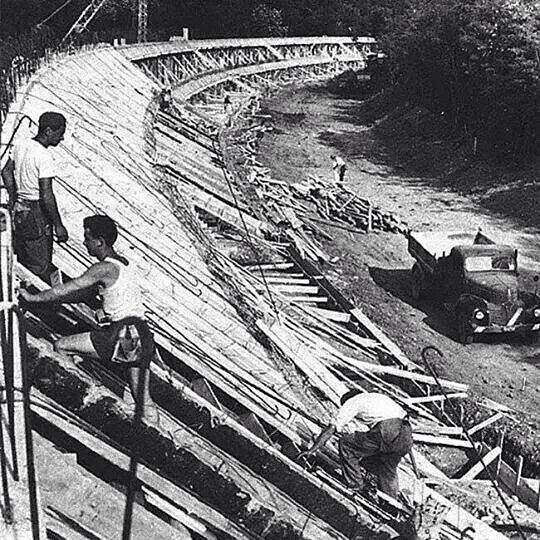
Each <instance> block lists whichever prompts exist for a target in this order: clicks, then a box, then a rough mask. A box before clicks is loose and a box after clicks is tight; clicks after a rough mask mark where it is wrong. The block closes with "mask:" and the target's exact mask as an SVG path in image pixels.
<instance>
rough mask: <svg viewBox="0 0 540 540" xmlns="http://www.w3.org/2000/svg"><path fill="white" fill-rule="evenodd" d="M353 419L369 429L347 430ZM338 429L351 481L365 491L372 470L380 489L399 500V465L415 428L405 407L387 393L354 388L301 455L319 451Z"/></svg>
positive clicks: (343, 462)
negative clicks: (328, 422)
mask: <svg viewBox="0 0 540 540" xmlns="http://www.w3.org/2000/svg"><path fill="white" fill-rule="evenodd" d="M353 420H358V421H359V422H360V423H361V424H364V426H365V430H364V431H362V430H360V429H358V428H354V427H351V429H349V430H347V428H348V427H349V425H350V424H351V422H352V421H353ZM336 432H337V433H339V457H340V461H341V468H342V469H343V476H344V477H345V480H346V482H347V484H348V485H349V486H350V487H351V488H352V489H354V490H357V491H363V489H364V474H365V472H364V469H368V470H370V471H371V472H374V473H375V474H376V475H377V479H378V488H379V489H380V490H381V491H382V492H383V493H386V494H387V495H390V496H391V497H394V499H396V498H397V496H398V494H399V485H398V477H397V467H398V464H399V462H400V461H401V458H403V457H404V456H406V455H407V454H408V453H409V452H410V450H411V448H412V431H411V426H410V424H409V421H408V419H407V413H406V412H405V410H404V409H403V408H402V407H401V406H400V405H399V404H398V403H396V402H395V401H394V400H393V399H391V398H390V397H388V396H386V395H384V394H378V393H374V392H365V393H360V392H359V391H358V390H351V391H349V392H347V393H346V394H344V395H343V396H342V397H341V408H340V409H339V411H338V413H337V416H336V418H335V420H334V422H333V423H332V424H330V425H329V426H328V427H327V428H326V429H325V430H323V431H322V432H321V434H320V435H319V437H318V438H317V440H316V441H315V442H314V443H313V446H312V447H311V448H310V449H309V450H306V451H305V452H302V453H301V454H300V455H299V457H306V456H309V455H312V454H314V453H315V452H317V450H319V449H320V448H322V447H323V446H324V445H325V444H326V443H327V442H328V441H329V440H330V438H331V437H332V436H333V435H334V434H335V433H336Z"/></svg>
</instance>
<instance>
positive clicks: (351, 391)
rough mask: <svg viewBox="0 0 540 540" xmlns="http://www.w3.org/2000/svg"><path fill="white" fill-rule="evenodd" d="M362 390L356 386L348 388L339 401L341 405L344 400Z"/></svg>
mask: <svg viewBox="0 0 540 540" xmlns="http://www.w3.org/2000/svg"><path fill="white" fill-rule="evenodd" d="M361 393H362V392H361V391H360V390H358V389H357V388H353V389H352V390H349V391H348V392H345V393H344V394H343V395H342V396H341V399H340V400H339V402H340V403H341V405H343V404H344V403H345V402H346V401H349V399H351V398H353V397H355V396H357V395H358V394H361Z"/></svg>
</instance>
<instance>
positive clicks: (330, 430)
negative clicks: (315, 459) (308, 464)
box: [298, 425, 336, 458]
mask: <svg viewBox="0 0 540 540" xmlns="http://www.w3.org/2000/svg"><path fill="white" fill-rule="evenodd" d="M335 433H336V427H335V426H334V425H330V426H328V427H327V428H325V429H324V430H323V431H321V433H320V435H319V436H318V437H317V438H316V439H315V442H314V443H313V445H312V447H311V448H309V449H308V450H306V451H305V452H301V453H300V454H299V455H298V457H299V458H301V457H307V456H311V455H312V454H314V453H315V452H317V451H318V450H320V449H321V448H322V447H323V446H324V445H325V444H326V443H327V442H328V441H329V440H330V439H331V438H332V437H333V436H334V434H335Z"/></svg>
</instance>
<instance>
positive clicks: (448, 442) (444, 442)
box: [413, 433, 472, 448]
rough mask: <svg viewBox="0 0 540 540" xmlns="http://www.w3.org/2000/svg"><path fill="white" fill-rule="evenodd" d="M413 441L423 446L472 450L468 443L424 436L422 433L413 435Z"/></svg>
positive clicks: (434, 436) (448, 438) (435, 436)
mask: <svg viewBox="0 0 540 540" xmlns="http://www.w3.org/2000/svg"><path fill="white" fill-rule="evenodd" d="M413 440H414V441H416V442H421V443H425V444H437V445H440V446H455V447H457V448H472V444H471V443H470V442H469V441H465V440H461V439H452V438H450V437H438V436H437V435H426V434H424V433H413Z"/></svg>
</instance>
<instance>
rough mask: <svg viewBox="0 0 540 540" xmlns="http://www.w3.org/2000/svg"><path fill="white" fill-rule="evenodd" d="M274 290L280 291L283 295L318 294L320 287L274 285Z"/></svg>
mask: <svg viewBox="0 0 540 540" xmlns="http://www.w3.org/2000/svg"><path fill="white" fill-rule="evenodd" d="M272 289H274V290H276V291H279V292H280V293H281V294H286V295H288V294H296V293H300V294H317V293H318V292H319V287H317V286H316V285H285V284H279V285H277V284H272Z"/></svg>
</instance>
